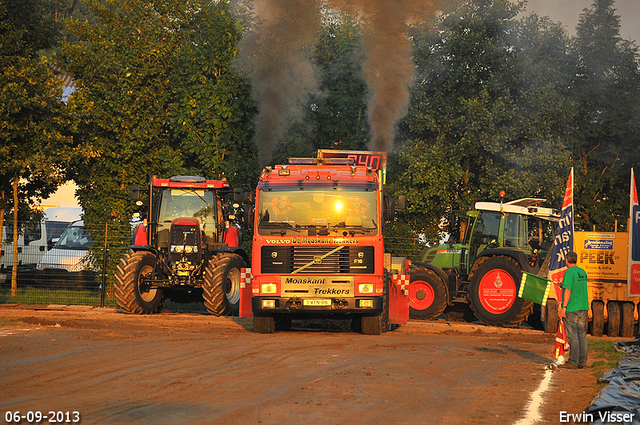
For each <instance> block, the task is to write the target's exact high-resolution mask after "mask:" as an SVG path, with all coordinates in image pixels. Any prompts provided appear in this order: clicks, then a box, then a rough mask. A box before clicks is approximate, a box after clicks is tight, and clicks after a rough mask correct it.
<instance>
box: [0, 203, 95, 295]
mask: <svg viewBox="0 0 640 425" xmlns="http://www.w3.org/2000/svg"><path fill="white" fill-rule="evenodd" d="M81 215H82V208H80V207H69V208H48V209H46V210H44V215H43V217H42V220H41V221H40V222H35V223H28V224H27V225H26V226H25V228H24V230H23V231H22V232H21V234H20V235H19V236H18V267H19V270H20V272H21V273H20V275H21V276H22V275H24V276H25V278H27V279H28V276H30V275H31V274H32V273H33V272H34V271H35V266H36V263H37V262H38V260H39V259H40V257H42V256H43V255H44V254H45V253H46V252H47V251H48V250H49V249H51V248H52V247H53V245H55V243H56V242H57V240H58V238H59V237H60V235H61V234H62V232H64V229H66V228H67V226H69V224H71V223H72V222H74V221H76V220H79V219H80V218H81ZM12 266H13V225H12V223H7V222H5V226H4V229H2V250H1V251H0V283H3V282H4V281H5V280H8V279H10V274H9V271H10V270H11V268H12ZM21 279H22V277H21Z"/></svg>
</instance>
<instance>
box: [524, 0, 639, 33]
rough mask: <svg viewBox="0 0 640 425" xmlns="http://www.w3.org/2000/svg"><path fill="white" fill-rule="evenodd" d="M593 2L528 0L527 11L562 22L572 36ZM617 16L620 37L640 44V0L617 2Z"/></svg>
mask: <svg viewBox="0 0 640 425" xmlns="http://www.w3.org/2000/svg"><path fill="white" fill-rule="evenodd" d="M592 4H593V0H527V11H528V12H535V13H537V14H538V15H541V16H548V17H550V18H551V19H552V20H554V21H556V22H561V23H562V25H563V26H564V27H565V29H566V30H567V31H568V32H569V34H570V35H575V32H576V25H577V24H578V18H579V17H580V14H581V13H582V11H583V9H585V8H590V7H591V5H592ZM614 8H615V9H616V15H619V16H620V23H621V28H620V35H621V36H622V38H624V39H631V40H634V41H636V44H640V42H639V41H640V0H615V3H614Z"/></svg>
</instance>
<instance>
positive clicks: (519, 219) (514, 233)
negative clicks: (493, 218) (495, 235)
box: [504, 214, 529, 249]
mask: <svg viewBox="0 0 640 425" xmlns="http://www.w3.org/2000/svg"><path fill="white" fill-rule="evenodd" d="M523 218H524V217H523V216H521V215H518V214H508V215H507V216H506V217H505V218H504V246H505V247H509V248H518V249H527V248H528V241H529V238H528V235H527V229H526V227H525V222H524V220H523Z"/></svg>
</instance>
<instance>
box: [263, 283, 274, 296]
mask: <svg viewBox="0 0 640 425" xmlns="http://www.w3.org/2000/svg"><path fill="white" fill-rule="evenodd" d="M276 290H277V288H276V284H275V283H263V284H262V293H263V294H275V293H276Z"/></svg>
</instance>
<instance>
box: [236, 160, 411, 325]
mask: <svg viewBox="0 0 640 425" xmlns="http://www.w3.org/2000/svg"><path fill="white" fill-rule="evenodd" d="M385 163H386V154H385V153H384V152H382V153H381V152H354V151H333V150H321V151H318V155H317V158H291V159H289V164H286V165H276V166H274V167H266V168H265V169H264V171H263V172H262V175H261V176H260V181H259V183H258V186H257V189H256V196H255V204H254V213H253V220H254V236H253V247H252V266H251V269H247V270H245V271H244V274H243V277H244V282H243V283H242V284H241V285H242V286H244V291H243V295H242V298H241V301H240V304H241V305H240V310H241V311H240V315H241V316H243V317H251V316H253V320H254V329H255V331H256V332H258V333H272V332H274V331H276V330H287V329H289V328H291V323H292V320H294V319H313V318H336V319H351V327H352V329H353V330H354V331H357V332H362V333H363V334H380V333H382V332H384V331H387V330H391V329H393V328H394V327H395V326H397V325H401V324H405V323H406V322H407V320H408V318H409V299H408V282H409V279H408V275H407V274H406V260H405V259H404V258H397V257H392V256H391V254H388V253H385V252H384V221H385V219H386V220H391V219H392V217H393V209H394V208H393V199H392V198H390V197H386V196H385V195H384V192H383V187H384V173H385V165H386V164H385Z"/></svg>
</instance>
